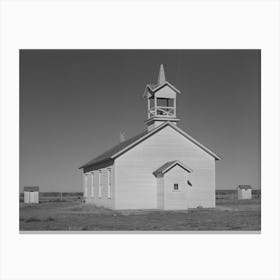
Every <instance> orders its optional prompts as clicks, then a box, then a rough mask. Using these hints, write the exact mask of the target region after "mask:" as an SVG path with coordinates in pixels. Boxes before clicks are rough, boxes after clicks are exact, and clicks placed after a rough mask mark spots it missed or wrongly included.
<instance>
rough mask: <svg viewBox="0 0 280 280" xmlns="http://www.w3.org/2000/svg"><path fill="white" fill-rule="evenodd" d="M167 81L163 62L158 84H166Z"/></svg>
mask: <svg viewBox="0 0 280 280" xmlns="http://www.w3.org/2000/svg"><path fill="white" fill-rule="evenodd" d="M165 82H166V80H165V73H164V67H163V64H161V65H160V68H159V73H158V85H161V84H164V83H165Z"/></svg>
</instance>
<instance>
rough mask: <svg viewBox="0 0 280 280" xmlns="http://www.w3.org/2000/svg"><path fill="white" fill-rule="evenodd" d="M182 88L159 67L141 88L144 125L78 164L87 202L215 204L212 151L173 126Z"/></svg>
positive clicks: (112, 205)
mask: <svg viewBox="0 0 280 280" xmlns="http://www.w3.org/2000/svg"><path fill="white" fill-rule="evenodd" d="M180 94H181V93H180V91H179V90H178V89H177V88H175V87H174V86H173V85H172V84H170V83H169V82H168V81H167V80H166V79H165V73H164V67H163V65H161V66H160V71H159V76H158V81H157V83H156V84H148V85H147V86H146V88H145V91H144V97H145V98H146V99H147V107H148V110H147V112H148V118H147V120H146V122H145V123H146V129H145V130H144V131H143V132H141V133H140V134H138V135H136V136H134V137H132V138H131V139H128V140H125V141H123V142H121V143H120V144H118V145H117V146H115V147H113V148H111V149H110V150H108V151H106V152H105V153H103V154H101V155H100V156H98V157H96V158H94V159H93V160H91V161H89V162H88V163H86V164H84V165H83V166H81V167H80V169H82V171H83V190H84V197H85V201H86V203H94V204H95V205H97V206H104V207H107V208H111V209H163V210H168V209H174V210H176V209H178V210H179V209H188V208H194V207H199V206H201V207H215V162H216V160H219V159H220V158H219V156H217V155H216V154H215V153H214V152H212V151H211V150H209V149H208V148H207V147H205V146H204V145H202V144H201V143H199V142H198V141H197V140H195V139H194V138H192V137H191V136H190V135H188V134H187V133H186V132H184V131H183V130H182V129H180V128H179V127H178V126H177V123H178V121H179V119H178V118H177V112H176V98H177V96H178V95H180Z"/></svg>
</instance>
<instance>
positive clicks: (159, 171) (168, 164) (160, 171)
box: [153, 160, 193, 176]
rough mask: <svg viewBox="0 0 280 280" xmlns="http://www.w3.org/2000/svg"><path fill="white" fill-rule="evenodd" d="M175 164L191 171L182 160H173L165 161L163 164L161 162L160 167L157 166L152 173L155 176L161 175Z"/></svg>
mask: <svg viewBox="0 0 280 280" xmlns="http://www.w3.org/2000/svg"><path fill="white" fill-rule="evenodd" d="M176 165H179V166H180V167H182V168H183V169H185V170H186V171H187V172H189V173H190V172H192V171H193V170H192V169H190V168H189V167H187V166H185V165H184V164H183V163H182V162H180V161H178V160H173V161H169V162H166V163H165V164H163V165H162V166H161V167H159V168H158V169H157V170H155V171H154V172H153V174H154V175H155V176H158V175H163V174H165V173H166V172H168V171H169V170H170V169H172V168H173V167H174V166H176Z"/></svg>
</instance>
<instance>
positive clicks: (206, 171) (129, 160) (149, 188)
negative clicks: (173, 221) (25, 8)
mask: <svg viewBox="0 0 280 280" xmlns="http://www.w3.org/2000/svg"><path fill="white" fill-rule="evenodd" d="M172 160H179V161H181V162H182V163H184V164H185V165H186V166H188V167H190V168H191V169H192V170H193V172H192V173H191V175H190V181H191V182H192V184H193V187H192V188H193V191H192V199H191V201H190V202H189V206H190V207H197V206H202V207H215V160H214V158H213V157H212V156H210V155H209V154H208V153H206V152H205V151H203V150H202V149H201V148H199V147H198V146H196V145H195V144H194V143H192V142H191V141H189V140H188V139H187V138H185V137H184V136H183V135H181V134H180V133H178V132H176V131H175V130H174V129H173V128H172V127H169V126H167V127H165V128H163V129H162V130H160V131H159V132H157V133H156V134H155V135H153V136H151V137H150V138H148V139H146V140H145V141H144V142H142V143H141V144H139V145H137V146H135V147H134V148H133V149H131V150H129V151H128V152H126V153H124V154H123V155H121V156H120V157H119V158H117V159H116V160H115V172H116V202H115V203H116V208H117V209H153V208H157V183H156V178H155V177H154V175H153V174H152V173H153V171H155V170H156V169H157V168H159V167H160V166H161V165H163V164H164V163H166V162H168V161H172Z"/></svg>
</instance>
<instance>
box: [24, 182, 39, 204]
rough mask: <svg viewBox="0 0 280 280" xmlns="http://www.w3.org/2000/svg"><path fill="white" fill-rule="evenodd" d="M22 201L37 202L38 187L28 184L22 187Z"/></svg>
mask: <svg viewBox="0 0 280 280" xmlns="http://www.w3.org/2000/svg"><path fill="white" fill-rule="evenodd" d="M23 192H24V203H39V187H38V186H28V187H24V188H23Z"/></svg>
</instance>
